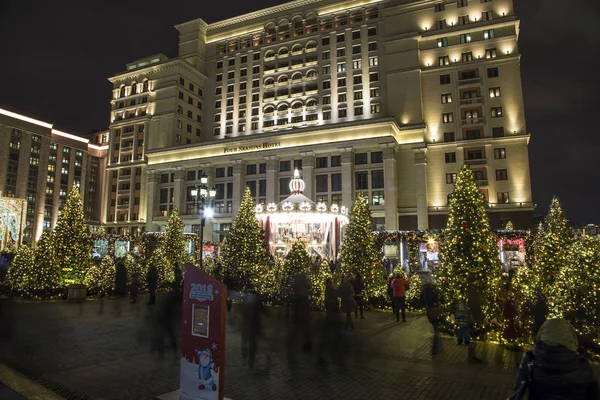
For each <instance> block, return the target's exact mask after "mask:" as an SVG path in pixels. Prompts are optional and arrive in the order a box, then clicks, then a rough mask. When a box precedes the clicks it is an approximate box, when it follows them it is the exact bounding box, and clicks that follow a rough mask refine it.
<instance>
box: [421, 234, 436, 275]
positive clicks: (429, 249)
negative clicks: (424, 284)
mask: <svg viewBox="0 0 600 400" xmlns="http://www.w3.org/2000/svg"><path fill="white" fill-rule="evenodd" d="M438 253H439V243H438V242H437V241H435V240H434V239H433V238H429V239H428V240H427V241H426V242H421V243H419V265H420V266H421V270H422V271H432V272H434V271H435V269H436V267H437V266H438V264H439V262H440V261H439V256H438Z"/></svg>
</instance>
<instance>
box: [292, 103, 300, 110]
mask: <svg viewBox="0 0 600 400" xmlns="http://www.w3.org/2000/svg"><path fill="white" fill-rule="evenodd" d="M301 109H302V102H301V101H297V102H295V103H294V104H292V110H301Z"/></svg>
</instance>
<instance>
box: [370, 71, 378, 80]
mask: <svg viewBox="0 0 600 400" xmlns="http://www.w3.org/2000/svg"><path fill="white" fill-rule="evenodd" d="M378 80H379V72H371V73H369V82H376V81H378Z"/></svg>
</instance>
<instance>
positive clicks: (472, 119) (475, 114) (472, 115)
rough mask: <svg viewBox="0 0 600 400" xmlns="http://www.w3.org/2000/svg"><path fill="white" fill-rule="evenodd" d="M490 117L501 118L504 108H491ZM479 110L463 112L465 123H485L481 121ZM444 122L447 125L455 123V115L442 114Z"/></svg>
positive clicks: (450, 113)
mask: <svg viewBox="0 0 600 400" xmlns="http://www.w3.org/2000/svg"><path fill="white" fill-rule="evenodd" d="M490 116H491V117H492V118H500V117H502V116H503V113H502V107H491V108H490ZM480 118H481V116H480V115H479V111H478V110H465V111H463V112H462V119H463V121H464V122H465V123H471V124H473V123H483V120H481V119H480ZM442 122H443V123H445V124H449V123H453V122H454V113H453V112H446V113H442Z"/></svg>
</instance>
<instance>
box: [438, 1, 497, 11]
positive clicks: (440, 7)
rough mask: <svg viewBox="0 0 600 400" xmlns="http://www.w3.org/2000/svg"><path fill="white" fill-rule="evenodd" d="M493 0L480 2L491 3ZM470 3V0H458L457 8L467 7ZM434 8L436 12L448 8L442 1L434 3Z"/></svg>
mask: <svg viewBox="0 0 600 400" xmlns="http://www.w3.org/2000/svg"><path fill="white" fill-rule="evenodd" d="M471 1H473V0H471ZM491 1H492V0H479V2H480V3H490V2H491ZM468 5H469V0H457V1H456V8H462V7H467V6H468ZM433 9H434V11H435V12H441V11H444V10H445V9H446V3H445V2H442V3H435V4H434V5H433Z"/></svg>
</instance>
